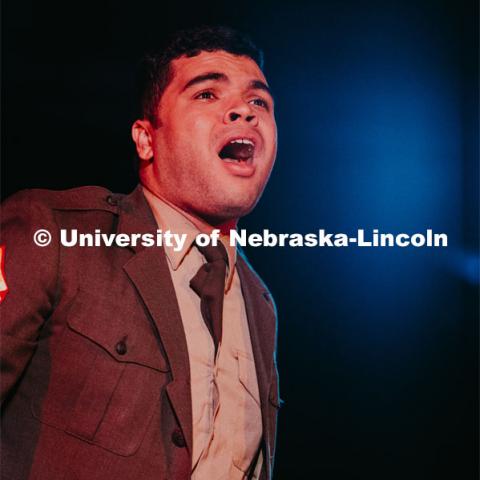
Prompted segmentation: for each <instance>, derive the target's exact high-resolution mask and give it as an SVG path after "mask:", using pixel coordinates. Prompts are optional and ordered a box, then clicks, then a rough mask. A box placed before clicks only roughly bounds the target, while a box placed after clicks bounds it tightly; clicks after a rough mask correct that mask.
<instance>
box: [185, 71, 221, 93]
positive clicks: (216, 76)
mask: <svg viewBox="0 0 480 480" xmlns="http://www.w3.org/2000/svg"><path fill="white" fill-rule="evenodd" d="M208 80H216V81H217V82H227V81H228V77H227V76H226V75H225V74H224V73H219V72H208V73H204V74H202V75H197V76H196V77H193V78H192V79H191V80H189V81H188V82H187V84H186V85H185V86H184V87H183V89H182V92H184V91H185V90H187V88H190V87H193V86H194V85H197V84H198V83H202V82H206V81H208Z"/></svg>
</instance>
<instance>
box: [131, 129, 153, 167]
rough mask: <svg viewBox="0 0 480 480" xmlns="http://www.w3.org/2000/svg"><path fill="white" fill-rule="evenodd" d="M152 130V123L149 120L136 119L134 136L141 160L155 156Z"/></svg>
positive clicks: (133, 130)
mask: <svg viewBox="0 0 480 480" xmlns="http://www.w3.org/2000/svg"><path fill="white" fill-rule="evenodd" d="M152 130H153V127H152V124H151V123H150V122H149V121H148V120H136V121H135V123H134V124H133V125H132V138H133V141H134V142H135V145H136V146H137V153H138V156H139V157H140V160H150V159H151V158H152V157H153V145H152V134H151V132H152Z"/></svg>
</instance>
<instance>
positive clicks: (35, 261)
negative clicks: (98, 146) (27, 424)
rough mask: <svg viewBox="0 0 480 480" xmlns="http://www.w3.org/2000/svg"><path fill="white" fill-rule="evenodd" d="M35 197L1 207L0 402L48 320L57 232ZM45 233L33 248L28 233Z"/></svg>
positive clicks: (29, 194) (23, 195)
mask: <svg viewBox="0 0 480 480" xmlns="http://www.w3.org/2000/svg"><path fill="white" fill-rule="evenodd" d="M44 196H45V195H42V193H41V192H40V191H35V190H30V191H29V190H26V191H22V192H19V193H17V194H15V195H13V196H12V197H10V198H9V199H8V200H6V201H5V202H4V204H3V205H2V207H1V226H0V245H3V246H4V268H3V270H4V276H5V281H6V284H7V287H8V292H7V294H6V296H5V298H4V300H3V301H2V302H1V305H0V401H1V402H3V401H4V399H5V398H6V397H7V396H8V394H9V393H10V392H11V390H12V389H13V387H14V386H15V384H16V382H17V381H18V379H19V378H20V376H21V375H22V373H23V371H24V370H25V368H26V366H27V364H28V362H29V360H30V358H31V357H32V355H33V353H34V351H35V348H36V346H37V341H38V336H39V333H40V330H41V328H42V326H43V324H44V322H45V321H46V320H47V319H48V317H49V316H50V315H51V313H52V311H53V308H54V304H55V296H56V290H57V271H58V262H59V253H58V252H59V243H58V227H57V225H56V222H55V219H54V214H53V211H52V209H51V208H49V207H48V203H47V202H46V201H45V199H44V198H43V197H44ZM39 229H46V230H48V231H49V232H50V233H51V235H52V241H51V243H50V244H49V245H48V246H45V247H39V246H37V245H36V244H35V243H34V240H33V237H34V233H35V232H36V231H37V230H39Z"/></svg>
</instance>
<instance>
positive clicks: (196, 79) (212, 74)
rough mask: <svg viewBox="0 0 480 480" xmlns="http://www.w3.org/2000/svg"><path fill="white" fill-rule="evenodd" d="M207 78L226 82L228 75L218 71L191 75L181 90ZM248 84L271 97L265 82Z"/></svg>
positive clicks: (271, 94)
mask: <svg viewBox="0 0 480 480" xmlns="http://www.w3.org/2000/svg"><path fill="white" fill-rule="evenodd" d="M209 80H214V81H217V82H228V77H227V75H225V74H224V73H220V72H208V73H203V74H202V75H197V76H196V77H193V78H192V79H191V80H189V81H188V82H187V83H186V84H185V86H184V87H183V89H182V92H184V91H185V90H187V89H188V88H190V87H193V86H194V85H197V84H199V83H203V82H207V81H209ZM248 86H249V88H251V89H252V90H263V91H264V92H267V93H268V94H269V95H270V96H271V97H272V99H273V93H272V91H271V90H270V87H269V86H268V85H267V84H266V83H265V82H262V81H261V80H252V81H251V82H250V83H249V85H248Z"/></svg>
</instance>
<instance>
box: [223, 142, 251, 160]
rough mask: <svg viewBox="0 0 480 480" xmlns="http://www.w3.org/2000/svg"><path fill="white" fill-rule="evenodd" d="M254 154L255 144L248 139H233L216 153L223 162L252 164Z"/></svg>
mask: <svg viewBox="0 0 480 480" xmlns="http://www.w3.org/2000/svg"><path fill="white" fill-rule="evenodd" d="M254 153H255V143H254V142H253V141H252V140H250V139H249V138H234V139H232V140H229V141H228V142H227V143H226V144H225V145H224V146H223V147H222V149H221V150H220V152H218V156H219V157H220V158H221V159H222V160H223V161H225V162H230V163H238V164H240V163H248V164H250V163H252V160H253V155H254Z"/></svg>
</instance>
